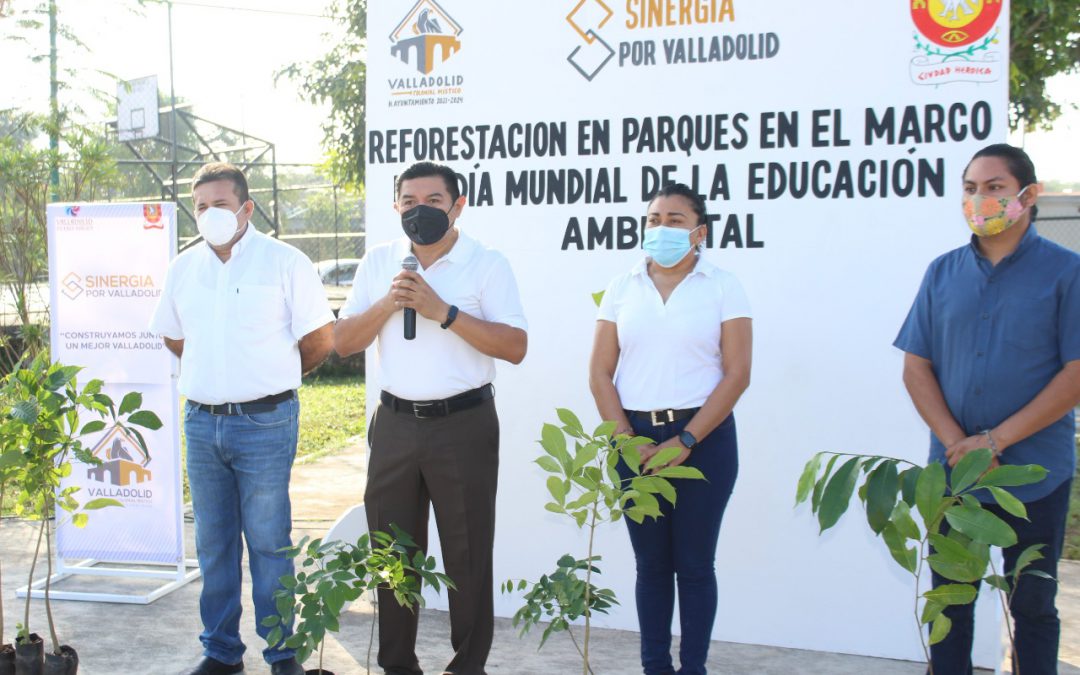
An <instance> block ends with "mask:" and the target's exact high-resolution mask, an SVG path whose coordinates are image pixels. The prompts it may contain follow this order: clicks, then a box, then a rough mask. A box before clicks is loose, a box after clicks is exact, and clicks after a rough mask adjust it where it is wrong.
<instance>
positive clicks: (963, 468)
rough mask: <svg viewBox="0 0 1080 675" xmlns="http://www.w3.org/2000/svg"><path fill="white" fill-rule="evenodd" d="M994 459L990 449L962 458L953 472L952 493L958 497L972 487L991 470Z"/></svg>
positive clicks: (982, 449)
mask: <svg viewBox="0 0 1080 675" xmlns="http://www.w3.org/2000/svg"><path fill="white" fill-rule="evenodd" d="M993 459H994V453H993V452H992V451H991V450H990V449H989V448H980V449H978V450H972V451H971V452H969V453H967V454H966V455H964V456H963V457H961V458H960V461H959V462H957V463H956V466H954V467H953V470H952V476H951V477H952V493H953V494H954V495H957V494H960V493H961V492H963V491H964V490H966V489H967V488H969V487H971V485H973V484H974V483H975V481H977V480H978V479H979V476H981V475H983V474H984V473H986V470H987V469H989V468H990V463H991V462H992V461H993Z"/></svg>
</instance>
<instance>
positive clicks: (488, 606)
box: [334, 162, 527, 675]
mask: <svg viewBox="0 0 1080 675" xmlns="http://www.w3.org/2000/svg"><path fill="white" fill-rule="evenodd" d="M396 197H397V198H396V201H395V204H394V208H395V210H396V211H397V212H398V213H399V214H400V215H401V221H402V229H403V230H404V231H405V234H406V235H407V236H406V237H402V238H400V239H396V240H394V241H391V242H388V243H385V244H381V245H379V246H376V247H374V248H372V249H370V250H369V251H368V252H367V254H366V255H365V256H364V259H363V260H362V261H361V263H360V267H359V269H358V270H357V272H356V278H355V280H354V281H353V288H352V291H351V292H350V294H349V298H348V299H347V300H346V302H345V306H344V307H342V309H341V312H340V320H339V321H338V323H337V325H336V326H335V328H334V348H335V349H336V350H337V352H338V353H339V354H341V355H342V356H347V355H349V354H354V353H356V352H359V351H362V350H364V349H367V348H368V347H369V346H371V345H372V344H374V345H375V346H376V349H377V363H378V364H379V366H378V367H379V374H380V380H381V382H382V386H383V390H382V392H381V394H380V405H379V406H378V408H377V410H376V412H375V414H374V415H373V416H372V420H371V425H370V426H369V428H368V445H369V446H370V447H371V457H370V460H369V462H368V479H367V489H366V496H365V503H366V507H367V517H368V526H369V527H370V528H371V529H372V530H382V531H387V532H388V531H390V525H391V523H393V524H395V525H397V526H398V527H400V528H401V529H402V530H404V531H405V532H407V533H409V534H410V535H411V536H412V537H414V539H415V540H416V542H417V545H418V546H419V547H420V548H421V549H424V550H426V548H427V531H428V511H429V509H430V508H431V506H434V510H435V521H436V524H437V526H438V528H439V537H440V539H441V540H442V549H443V550H442V553H443V562H444V565H445V569H446V573H447V575H448V576H449V577H450V578H451V579H452V580H453V581H454V583H455V584H456V585H457V591H451V592H450V595H449V598H450V627H451V628H450V642H451V645H452V646H453V648H454V652H455V653H454V658H453V659H452V660H451V662H450V664H449V665H447V667H446V672H449V673H456V674H459V675H482V674H483V673H484V664H485V663H486V661H487V656H488V652H489V651H490V649H491V641H492V636H493V632H494V604H493V603H494V601H493V597H492V595H493V591H494V581H493V578H492V548H493V546H494V536H495V492H496V486H497V483H498V464H499V421H498V417H497V415H496V412H495V402H494V395H495V394H494V388H493V387H492V384H491V382H492V380H493V379H494V377H495V359H502V360H504V361H509V362H511V363H515V364H516V363H520V362H521V360H522V359H523V358H525V351H526V348H527V335H526V332H525V331H526V321H525V316H524V313H523V311H522V308H521V301H520V299H519V297H518V291H517V284H516V282H515V280H514V275H513V273H512V271H511V269H510V265H509V263H508V262H507V260H506V258H505V257H503V255H502V254H500V253H499V252H497V251H495V250H493V249H490V248H486V247H485V246H483V245H482V244H480V243H479V242H477V241H476V240H474V239H472V238H471V237H469V236H467V235H465V234H463V233H462V232H461V231H460V230H459V229H458V228H457V227H455V225H454V224H455V222H456V220H457V218H458V217H459V216H460V215H461V212H462V210H463V209H464V208H465V197H463V196H461V194H460V191H459V189H458V183H457V176H456V174H455V173H454V171H453V170H452V169H451V168H449V167H447V166H441V165H437V164H433V163H431V162H420V163H417V164H414V165H413V166H411V167H409V168H408V169H407V170H405V171H404V172H403V173H402V174H401V175H400V176H399V177H398V181H397V186H396ZM379 609H380V611H379V659H378V662H379V665H380V666H382V667H383V668H384V669H385V671H386V672H387V673H389V674H391V675H406V674H408V675H413V674H417V673H421V672H422V671H421V670H420V665H419V662H418V660H417V658H416V650H415V647H416V631H417V619H418V616H417V614H416V613H414V612H413V611H411V610H409V609H406V608H403V607H401V606H399V605H398V603H397V602H396V601H395V600H394V597H393V594H392V593H389V592H382V591H380V597H379Z"/></svg>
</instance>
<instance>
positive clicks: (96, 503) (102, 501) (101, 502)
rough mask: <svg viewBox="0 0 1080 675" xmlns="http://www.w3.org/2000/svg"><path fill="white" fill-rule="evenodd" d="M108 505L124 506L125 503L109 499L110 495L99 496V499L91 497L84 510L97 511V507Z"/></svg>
mask: <svg viewBox="0 0 1080 675" xmlns="http://www.w3.org/2000/svg"><path fill="white" fill-rule="evenodd" d="M108 506H119V507H121V508H123V506H124V505H123V504H121V503H120V502H118V501H116V500H115V499H109V498H108V497H99V498H97V499H91V500H90V501H88V502H86V503H85V504H83V511H96V510H97V509H103V508H106V507H108Z"/></svg>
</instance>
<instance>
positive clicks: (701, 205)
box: [649, 183, 710, 251]
mask: <svg viewBox="0 0 1080 675" xmlns="http://www.w3.org/2000/svg"><path fill="white" fill-rule="evenodd" d="M675 196H679V197H685V198H686V200H687V201H689V202H690V208H692V209H693V210H694V213H695V214H697V218H698V225H704V226H705V236H706V237H708V236H709V230H710V227H709V218H708V213H707V212H706V211H705V198H704V197H702V196H701V195H699V194H698V193H696V192H694V191H693V190H691V189H690V186H689V185H686V184H685V183H668V184H667V185H664V186H663V187H661V188H660V189H659V190H657V191H656V192H654V193H653V195H652V196H651V197H649V205H650V206H651V205H652V203H653V202H655V201H656V200H657V198H659V197H675ZM704 242H705V240H704V239H703V240H702V243H700V244H698V245H697V249H698V250H699V251H700V250H701V248H702V246H703V245H704Z"/></svg>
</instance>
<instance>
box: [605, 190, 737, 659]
mask: <svg viewBox="0 0 1080 675" xmlns="http://www.w3.org/2000/svg"><path fill="white" fill-rule="evenodd" d="M707 234H708V220H707V218H706V214H705V202H704V200H703V199H702V198H701V197H700V196H699V195H698V194H697V193H695V192H694V191H693V190H691V189H690V188H689V187H687V186H685V185H682V184H680V183H673V184H669V185H666V186H664V187H663V188H661V189H660V190H659V191H658V192H657V193H656V195H655V196H654V197H653V199H652V201H650V202H649V210H648V223H647V225H646V229H645V244H644V249H645V254H646V256H645V258H644V259H642V260H641V261H640V262H638V263H637V264H636V265H635V266H634V267H633V269H631V270H630V271H629V272H627V273H626V274H623V275H621V276H619V277H617V278H616V279H615V280H614V281H612V282H611V284H610V285H609V286H608V288H607V291H606V292H605V293H604V299H603V301H602V302H601V304H600V311H599V315H598V317H597V322H596V337H595V342H594V344H593V352H592V359H591V362H590V365H589V384H590V387H591V389H592V393H593V397H594V398H595V399H596V407H597V410H599V412H600V416H601V417H602V418H603V419H605V420H614V421H615V422H616V423H617V427H616V431H617V432H619V433H632V434H637V435H640V436H646V437H648V438H651V439H653V440H654V441H655V444H653V445H647V446H643V447H642V453H641V455H642V464H643V465H644V464H645V463H647V462H648V460H649V459H650V458H651V457H652V456H653V455H655V454H656V453H657V452H658V451H660V450H661V449H664V448H668V447H676V448H679V449H680V450H681V452H680V453H679V455H678V456H677V457H675V459H673V460H671V462H670V463H669V464H668V466H674V465H678V464H685V465H687V466H693V467H696V468H698V469H699V470H700V471H701V472H702V473H703V474H704V475H705V478H706V480H678V479H676V480H675V487H676V490H677V491H678V502H677V504H678V505H677V506H676V507H674V508H673V507H671V505H670V504H668V503H667V502H665V501H663V500H661V505H662V510H663V513H664V515H663V517H661V518H659V519H656V520H651V519H646V520H645V522H644V523H642V524H640V525H639V524H637V523H635V522H633V521H631V520H629V519H627V521H626V524H627V528H628V529H629V532H630V542H631V544H632V545H633V548H634V556H635V559H636V563H637V587H636V598H637V611H638V622H639V624H640V627H641V662H642V666H643V668H644V672H645V673H646V675H654V674H655V675H661V674H668V673H675V672H676V670H675V668H674V666H673V664H672V658H671V621H672V615H673V613H674V607H675V586H676V583H675V582H676V580H677V586H678V597H679V616H680V628H681V633H682V638H681V642H680V647H679V660H680V664H681V667H680V669H679V670H678V672H679V673H685V674H688V675H689V674H692V673H693V674H696V673H705V661H706V657H707V656H708V650H709V640H710V636H711V633H712V626H713V621H714V619H715V617H716V606H717V592H716V572H715V569H714V561H715V557H716V542H717V538H718V537H719V534H720V521H721V519H722V518H723V515H724V509H725V507H726V506H727V502H728V498H729V497H730V496H731V491H732V488H733V487H734V485H735V476H736V474H737V473H738V466H739V463H738V446H737V441H736V437H735V417H734V415H733V414H732V409H733V408H734V407H735V403H736V402H737V401H738V400H739V396H740V395H741V394H742V393H743V391H745V390H746V387H747V386H748V385H749V383H750V351H751V329H750V306H749V303H748V301H747V299H746V294H745V293H744V292H743V289H742V286H741V285H740V284H739V281H738V280H737V279H736V278H735V277H734V276H733V275H732V274H730V273H728V272H725V271H724V270H721V269H719V268H718V267H716V266H715V265H713V264H711V263H709V262H708V261H706V260H704V259H703V258H702V257H701V256H700V249H701V245H702V242H704V241H705V239H706V236H707ZM619 471H620V475H622V477H623V478H624V479H628V478H629V477H630V476H631V475H632V473H631V471H630V470H629V468H628V467H626V466H625V465H624V464H623V463H620V465H619Z"/></svg>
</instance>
